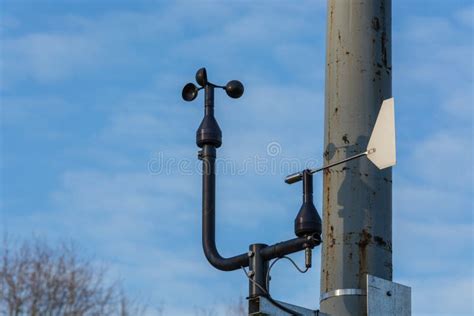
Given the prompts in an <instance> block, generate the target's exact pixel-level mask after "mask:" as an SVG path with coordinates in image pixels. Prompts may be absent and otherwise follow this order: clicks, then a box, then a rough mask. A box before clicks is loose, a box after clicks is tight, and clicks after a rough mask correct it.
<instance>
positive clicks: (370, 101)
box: [321, 0, 392, 316]
mask: <svg viewBox="0 0 474 316" xmlns="http://www.w3.org/2000/svg"><path fill="white" fill-rule="evenodd" d="M327 23H328V25H327V42H326V43H327V52H326V95H325V97H326V101H325V151H324V158H325V160H326V163H331V162H334V161H337V160H342V159H344V158H347V157H348V156H350V155H353V154H356V153H359V152H362V151H364V150H365V148H366V146H367V143H368V139H369V135H370V134H371V132H372V129H373V126H374V124H375V119H376V117H377V114H378V111H379V109H380V106H381V104H382V101H383V100H384V99H387V98H390V97H391V96H392V78H391V72H392V66H391V1H390V0H364V1H348V0H328V17H327ZM323 181H324V190H323V194H324V198H323V204H324V205H323V240H324V243H323V247H322V265H321V272H322V273H321V276H322V277H321V293H326V292H330V291H334V290H337V289H347V288H352V289H354V288H360V289H365V274H366V273H370V274H372V275H375V276H377V277H381V278H384V279H387V280H391V279H392V174H391V170H390V169H388V170H382V171H380V170H378V169H377V168H376V167H375V166H374V165H372V163H371V162H370V161H368V160H367V159H365V158H362V159H359V160H355V161H351V162H348V163H346V164H343V165H340V166H338V167H335V168H334V169H332V170H331V171H328V172H324V180H323ZM365 300H366V298H365V297H364V296H356V295H354V296H338V297H331V298H328V299H325V300H324V301H322V302H321V311H322V312H324V313H327V314H330V315H338V316H345V315H366V303H365Z"/></svg>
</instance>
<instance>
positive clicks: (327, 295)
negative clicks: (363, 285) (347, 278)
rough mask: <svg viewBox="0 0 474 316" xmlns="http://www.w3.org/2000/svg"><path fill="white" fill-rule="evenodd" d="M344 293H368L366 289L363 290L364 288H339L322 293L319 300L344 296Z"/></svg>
mask: <svg viewBox="0 0 474 316" xmlns="http://www.w3.org/2000/svg"><path fill="white" fill-rule="evenodd" d="M343 295H366V292H365V290H362V289H337V290H334V291H329V292H326V293H322V294H321V296H320V298H319V302H322V301H324V300H326V299H328V298H331V297H335V296H343Z"/></svg>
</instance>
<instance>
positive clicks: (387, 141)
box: [285, 98, 396, 184]
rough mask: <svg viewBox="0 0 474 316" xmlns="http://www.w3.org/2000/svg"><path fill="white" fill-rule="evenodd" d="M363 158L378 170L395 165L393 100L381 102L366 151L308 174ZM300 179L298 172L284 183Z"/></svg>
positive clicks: (301, 177) (300, 173)
mask: <svg viewBox="0 0 474 316" xmlns="http://www.w3.org/2000/svg"><path fill="white" fill-rule="evenodd" d="M363 156H367V158H368V159H369V160H370V161H372V162H373V163H374V164H375V165H376V166H377V168H379V169H385V168H388V167H391V166H394V165H395V164H396V146H395V113H394V100H393V98H390V99H387V100H384V101H383V103H382V106H381V108H380V111H379V114H378V116H377V120H376V121H375V126H374V129H373V131H372V135H370V139H369V144H368V145H367V150H366V151H364V152H362V153H359V154H356V155H354V156H351V157H348V158H346V159H343V160H340V161H337V162H333V163H330V164H328V165H326V166H323V167H320V168H316V169H309V172H310V173H311V174H314V173H316V172H320V171H322V170H325V169H329V168H332V167H335V166H337V165H340V164H343V163H345V162H348V161H351V160H354V159H358V158H360V157H363ZM302 179H303V172H302V171H300V172H296V173H293V174H290V175H288V176H287V177H286V178H285V182H286V183H288V184H293V183H296V182H299V181H301V180H302Z"/></svg>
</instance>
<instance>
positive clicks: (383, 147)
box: [367, 98, 397, 169]
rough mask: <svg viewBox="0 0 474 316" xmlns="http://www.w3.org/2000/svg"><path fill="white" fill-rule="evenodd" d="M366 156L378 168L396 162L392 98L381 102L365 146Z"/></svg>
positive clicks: (389, 165) (392, 164)
mask: <svg viewBox="0 0 474 316" xmlns="http://www.w3.org/2000/svg"><path fill="white" fill-rule="evenodd" d="M367 158H369V159H370V161H372V162H373V163H374V165H376V166H377V168H379V169H385V168H388V167H391V166H394V165H395V164H396V162H397V159H396V148H395V111H394V100H393V98H390V99H387V100H384V101H383V103H382V107H381V108H380V112H379V115H378V116H377V120H376V121H375V126H374V130H373V131H372V135H371V136H370V139H369V145H368V146H367Z"/></svg>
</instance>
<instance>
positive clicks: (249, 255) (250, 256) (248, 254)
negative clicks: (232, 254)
mask: <svg viewBox="0 0 474 316" xmlns="http://www.w3.org/2000/svg"><path fill="white" fill-rule="evenodd" d="M254 255H255V253H254V252H253V251H252V250H250V251H249V252H247V256H248V257H249V258H252V257H253V256H254Z"/></svg>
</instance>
